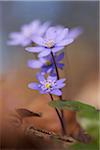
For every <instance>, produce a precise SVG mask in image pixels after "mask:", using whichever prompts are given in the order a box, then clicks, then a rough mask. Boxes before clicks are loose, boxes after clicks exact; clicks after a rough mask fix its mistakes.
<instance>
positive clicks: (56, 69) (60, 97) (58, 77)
mask: <svg viewBox="0 0 100 150" xmlns="http://www.w3.org/2000/svg"><path fill="white" fill-rule="evenodd" d="M51 56H52V59H53V62H54V66H55V71H56V75H57V79H58V80H59V79H60V76H59V72H58V68H57V65H56V61H55V57H54V55H53V52H51ZM59 99H60V100H62V101H63V99H62V96H59ZM61 117H62V121H63V125H64V112H63V110H61ZM64 126H65V125H64ZM64 128H65V127H64ZM64 134H66V132H65V133H64Z"/></svg>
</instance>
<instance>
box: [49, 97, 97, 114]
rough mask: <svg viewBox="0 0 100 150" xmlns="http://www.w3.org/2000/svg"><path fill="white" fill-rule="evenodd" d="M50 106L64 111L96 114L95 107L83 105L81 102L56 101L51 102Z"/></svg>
mask: <svg viewBox="0 0 100 150" xmlns="http://www.w3.org/2000/svg"><path fill="white" fill-rule="evenodd" d="M49 105H50V106H51V107H54V108H58V109H64V110H73V111H87V112H91V111H92V112H96V109H95V107H93V106H91V105H88V104H84V103H81V102H79V101H72V100H63V101H62V100H56V101H51V102H49Z"/></svg>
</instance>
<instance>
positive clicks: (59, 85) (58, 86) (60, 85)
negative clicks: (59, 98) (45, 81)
mask: <svg viewBox="0 0 100 150" xmlns="http://www.w3.org/2000/svg"><path fill="white" fill-rule="evenodd" d="M65 85H66V84H65V83H63V84H62V83H61V84H57V85H56V88H58V89H61V88H63V87H64V86H65Z"/></svg>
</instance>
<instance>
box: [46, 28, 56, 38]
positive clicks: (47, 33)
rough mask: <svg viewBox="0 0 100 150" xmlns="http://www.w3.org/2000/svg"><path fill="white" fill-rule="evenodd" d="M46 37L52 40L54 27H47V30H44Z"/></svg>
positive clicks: (54, 35) (54, 31) (54, 33)
mask: <svg viewBox="0 0 100 150" xmlns="http://www.w3.org/2000/svg"><path fill="white" fill-rule="evenodd" d="M46 38H47V39H48V40H54V39H55V38H56V28H55V27H50V28H48V30H47V32H46Z"/></svg>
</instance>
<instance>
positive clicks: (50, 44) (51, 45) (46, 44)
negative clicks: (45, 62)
mask: <svg viewBox="0 0 100 150" xmlns="http://www.w3.org/2000/svg"><path fill="white" fill-rule="evenodd" d="M53 45H54V43H53V41H51V40H49V41H48V42H46V43H45V46H46V47H48V48H51V47H53Z"/></svg>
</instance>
